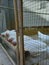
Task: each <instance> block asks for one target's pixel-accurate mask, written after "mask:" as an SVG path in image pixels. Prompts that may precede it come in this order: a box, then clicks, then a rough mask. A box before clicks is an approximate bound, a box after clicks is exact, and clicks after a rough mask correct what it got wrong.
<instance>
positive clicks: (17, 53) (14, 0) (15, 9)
mask: <svg viewBox="0 0 49 65" xmlns="http://www.w3.org/2000/svg"><path fill="white" fill-rule="evenodd" d="M16 1H17V0H13V4H14V16H15V30H16V35H17V36H16V37H17V49H16V55H17V65H20V56H19V29H18V27H19V25H18V10H17V2H16Z"/></svg>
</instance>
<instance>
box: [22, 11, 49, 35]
mask: <svg viewBox="0 0 49 65" xmlns="http://www.w3.org/2000/svg"><path fill="white" fill-rule="evenodd" d="M23 26H24V29H25V30H24V34H27V35H32V34H37V32H38V31H41V32H43V33H45V34H48V32H49V21H47V20H46V19H44V18H43V17H40V15H38V14H37V13H33V12H27V11H24V12H23ZM47 31H48V32H47Z"/></svg>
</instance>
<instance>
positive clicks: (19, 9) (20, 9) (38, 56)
mask: <svg viewBox="0 0 49 65" xmlns="http://www.w3.org/2000/svg"><path fill="white" fill-rule="evenodd" d="M8 3H10V0H9V1H8ZM8 5H9V4H8ZM10 5H11V4H10ZM10 5H9V7H4V8H5V9H8V13H9V14H8V15H7V16H10V17H9V20H7V21H12V20H13V21H15V22H13V23H11V22H10V25H9V23H7V25H8V26H10V27H11V28H12V29H13V27H14V28H15V30H12V31H9V30H8V33H9V35H10V34H11V37H9V38H7V37H6V38H7V40H6V44H7V45H8V46H9V47H10V49H11V48H12V50H13V51H14V52H12V56H13V53H15V58H14V59H15V60H14V59H13V60H14V61H15V62H16V64H17V65H40V64H42V65H45V64H46V63H47V64H48V65H49V63H48V62H49V1H42V0H41V1H40V0H35V1H34V0H13V5H14V8H12V7H10ZM13 9H14V10H13ZM9 10H10V11H9ZM13 11H14V12H13ZM11 15H12V16H13V17H11ZM7 18H8V17H7ZM12 18H13V19H12ZM14 19H15V20H14ZM14 23H15V24H14ZM13 25H14V26H13ZM10 27H9V28H8V29H10ZM6 33H7V32H6ZM2 39H3V38H2ZM9 39H10V43H9ZM11 39H12V40H14V41H15V42H16V45H15V44H13V43H11ZM7 41H8V42H7ZM4 43H5V40H4ZM12 44H13V45H15V46H13V45H12Z"/></svg>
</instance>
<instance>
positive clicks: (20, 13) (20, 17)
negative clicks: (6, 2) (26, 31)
mask: <svg viewBox="0 0 49 65" xmlns="http://www.w3.org/2000/svg"><path fill="white" fill-rule="evenodd" d="M17 7H18V20H19V36H20V42H19V48H20V49H19V50H20V65H25V62H24V40H23V1H22V0H17Z"/></svg>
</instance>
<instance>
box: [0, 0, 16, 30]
mask: <svg viewBox="0 0 49 65" xmlns="http://www.w3.org/2000/svg"><path fill="white" fill-rule="evenodd" d="M0 6H3V8H1V9H3V10H4V11H5V16H6V25H7V29H14V28H15V22H14V10H13V9H12V8H13V0H2V3H1V5H0ZM4 7H7V8H4ZM9 8H11V9H9Z"/></svg>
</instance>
